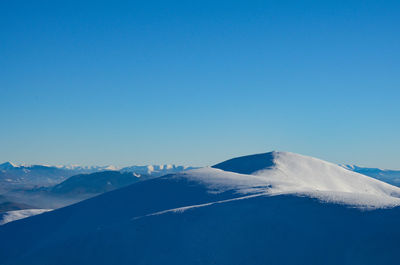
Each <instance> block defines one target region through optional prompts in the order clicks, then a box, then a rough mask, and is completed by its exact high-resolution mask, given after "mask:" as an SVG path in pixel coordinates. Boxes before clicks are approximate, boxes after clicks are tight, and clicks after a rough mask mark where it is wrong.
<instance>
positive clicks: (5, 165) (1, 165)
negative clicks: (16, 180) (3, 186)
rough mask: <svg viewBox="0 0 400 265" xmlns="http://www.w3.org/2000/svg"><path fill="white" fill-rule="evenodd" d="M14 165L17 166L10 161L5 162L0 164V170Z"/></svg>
mask: <svg viewBox="0 0 400 265" xmlns="http://www.w3.org/2000/svg"><path fill="white" fill-rule="evenodd" d="M15 167H18V166H17V165H15V164H13V163H11V162H5V163H3V164H0V170H8V169H12V168H15Z"/></svg>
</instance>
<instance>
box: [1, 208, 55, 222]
mask: <svg viewBox="0 0 400 265" xmlns="http://www.w3.org/2000/svg"><path fill="white" fill-rule="evenodd" d="M48 211H51V210H50V209H26V210H16V211H8V212H4V213H0V225H4V224H6V223H9V222H13V221H16V220H20V219H23V218H27V217H30V216H34V215H38V214H41V213H45V212H48Z"/></svg>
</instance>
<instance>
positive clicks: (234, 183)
mask: <svg viewBox="0 0 400 265" xmlns="http://www.w3.org/2000/svg"><path fill="white" fill-rule="evenodd" d="M178 176H181V177H185V178H189V179H191V180H195V181H198V182H201V183H203V184H205V185H206V186H207V187H208V189H209V191H210V192H215V193H219V192H224V191H228V190H229V191H234V192H237V193H241V194H245V195H249V194H260V195H270V196H271V195H278V194H295V195H301V196H309V197H313V198H317V199H320V200H322V201H325V202H332V203H340V204H347V205H351V206H355V207H361V208H384V207H394V206H398V205H400V188H398V187H395V186H392V185H389V184H387V183H384V182H382V181H379V180H376V179H373V178H371V177H368V176H365V175H362V174H359V173H355V172H352V171H349V170H347V169H345V168H343V167H341V166H338V165H336V164H333V163H329V162H326V161H323V160H320V159H317V158H312V157H308V156H303V155H298V154H294V153H289V152H270V153H265V154H257V155H250V156H244V157H238V158H234V159H230V160H227V161H225V162H222V163H220V164H217V165H215V166H213V167H207V168H201V169H195V170H190V171H186V172H184V173H180V174H178Z"/></svg>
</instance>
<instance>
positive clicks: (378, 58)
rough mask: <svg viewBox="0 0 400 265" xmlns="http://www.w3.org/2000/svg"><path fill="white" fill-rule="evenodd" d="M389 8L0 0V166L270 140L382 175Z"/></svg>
mask: <svg viewBox="0 0 400 265" xmlns="http://www.w3.org/2000/svg"><path fill="white" fill-rule="evenodd" d="M83 2H84V3H83ZM399 14H400V1H338V0H335V1H140V2H135V1H130V2H128V1H126V2H125V1H124V2H122V1H121V2H119V1H108V2H104V1H93V2H89V1H63V2H62V1H1V3H0V70H1V71H0V90H1V91H0V92H1V93H0V115H1V117H0V118H1V128H0V162H2V161H8V160H10V161H14V162H17V163H50V164H69V163H78V164H83V165H89V164H116V165H129V164H150V163H177V164H194V165H209V164H213V163H216V162H219V161H221V160H225V159H227V158H231V157H234V156H238V155H245V154H252V153H260V152H267V151H271V150H285V151H292V152H297V153H302V154H306V155H311V156H316V157H319V158H322V159H326V160H329V161H332V162H336V163H357V164H359V165H365V166H377V167H385V168H397V169H398V168H400V30H399V29H400V15H399Z"/></svg>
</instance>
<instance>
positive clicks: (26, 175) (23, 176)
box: [0, 162, 194, 194]
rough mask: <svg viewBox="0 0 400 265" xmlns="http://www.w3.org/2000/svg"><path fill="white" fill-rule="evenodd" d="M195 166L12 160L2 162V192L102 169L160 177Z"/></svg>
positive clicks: (49, 182)
mask: <svg viewBox="0 0 400 265" xmlns="http://www.w3.org/2000/svg"><path fill="white" fill-rule="evenodd" d="M193 168H194V167H186V166H176V165H148V166H129V167H124V168H117V167H115V166H76V165H72V166H48V165H29V166H28V165H15V164H13V163H11V162H5V163H3V164H0V194H1V193H2V192H4V190H9V189H10V187H11V188H22V187H23V188H32V187H47V186H53V185H55V184H58V183H60V182H62V181H64V180H66V179H67V178H69V177H71V176H74V175H78V174H90V173H95V172H101V171H121V172H130V173H134V174H136V175H137V176H140V175H150V176H152V177H158V176H161V175H165V174H170V173H177V172H180V171H185V170H189V169H193Z"/></svg>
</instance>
